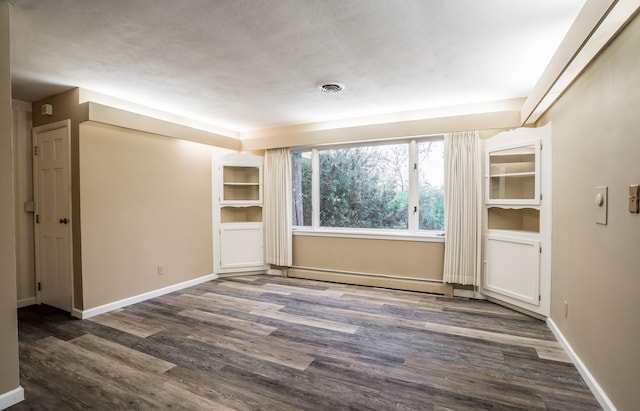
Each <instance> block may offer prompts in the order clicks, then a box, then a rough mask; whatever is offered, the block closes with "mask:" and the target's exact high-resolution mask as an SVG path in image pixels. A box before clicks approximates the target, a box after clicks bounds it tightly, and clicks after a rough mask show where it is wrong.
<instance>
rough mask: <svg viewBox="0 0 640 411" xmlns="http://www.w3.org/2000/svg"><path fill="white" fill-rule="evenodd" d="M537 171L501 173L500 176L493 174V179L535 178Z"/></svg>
mask: <svg viewBox="0 0 640 411" xmlns="http://www.w3.org/2000/svg"><path fill="white" fill-rule="evenodd" d="M535 175H536V172H535V171H524V172H521V173H500V174H491V178H496V177H535Z"/></svg>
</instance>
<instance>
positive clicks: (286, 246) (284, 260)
mask: <svg viewBox="0 0 640 411" xmlns="http://www.w3.org/2000/svg"><path fill="white" fill-rule="evenodd" d="M264 213H265V215H264V231H265V255H266V259H267V264H273V265H277V266H280V267H290V266H291V255H292V251H291V248H292V246H291V155H290V153H289V149H288V148H276V149H271V150H267V152H266V154H265V159H264Z"/></svg>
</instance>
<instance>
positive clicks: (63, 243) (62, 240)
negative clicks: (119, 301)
mask: <svg viewBox="0 0 640 411" xmlns="http://www.w3.org/2000/svg"><path fill="white" fill-rule="evenodd" d="M70 132H71V127H70V121H69V120H64V121H60V122H57V123H53V124H50V125H45V126H40V127H35V128H34V129H33V144H34V162H33V164H34V173H33V175H34V199H35V205H36V207H35V216H36V221H35V222H36V224H35V225H34V226H35V239H36V240H35V241H36V245H35V246H36V247H35V249H36V281H37V287H36V290H37V299H38V302H39V303H43V304H47V305H51V306H53V307H57V308H60V309H62V310H65V311H68V312H71V306H72V294H71V290H72V271H71V270H72V268H71V250H72V249H71V180H70V168H71V163H70V145H69V141H70Z"/></svg>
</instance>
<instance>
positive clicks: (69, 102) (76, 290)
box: [32, 88, 87, 309]
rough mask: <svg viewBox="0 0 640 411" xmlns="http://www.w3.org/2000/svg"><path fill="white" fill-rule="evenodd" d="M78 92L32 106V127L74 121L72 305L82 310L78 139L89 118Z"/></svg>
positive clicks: (72, 150) (70, 91) (56, 96)
mask: <svg viewBox="0 0 640 411" xmlns="http://www.w3.org/2000/svg"><path fill="white" fill-rule="evenodd" d="M78 94H79V91H78V89H77V88H73V89H71V90H68V91H65V92H64V93H60V94H57V95H55V96H51V97H47V98H45V99H42V100H39V101H36V102H34V103H33V104H32V107H33V112H32V122H33V126H34V127H37V126H41V125H44V124H51V123H55V122H57V121H61V120H67V119H69V120H71V142H70V143H71V219H72V221H73V225H72V226H71V229H72V230H73V239H72V246H73V305H74V306H75V308H78V309H82V307H83V301H82V248H81V243H80V234H81V233H82V226H81V224H82V221H81V220H80V190H79V189H78V187H80V173H78V172H77V170H78V169H79V161H80V159H79V156H80V154H79V149H78V135H79V124H80V121H82V120H84V119H85V118H86V117H87V107H86V105H85V106H79V105H78ZM43 104H51V105H52V106H53V115H52V116H46V115H42V110H41V107H42V105H43Z"/></svg>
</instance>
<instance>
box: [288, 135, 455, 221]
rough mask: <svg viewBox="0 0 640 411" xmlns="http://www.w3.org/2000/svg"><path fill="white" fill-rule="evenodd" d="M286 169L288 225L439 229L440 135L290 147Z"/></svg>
mask: <svg viewBox="0 0 640 411" xmlns="http://www.w3.org/2000/svg"><path fill="white" fill-rule="evenodd" d="M291 171H292V173H291V174H292V176H291V182H292V197H293V225H294V226H297V227H307V228H311V229H315V228H323V229H331V228H336V229H356V230H360V231H365V230H368V229H376V230H394V231H398V232H408V233H416V232H419V231H423V232H426V231H442V230H443V229H444V196H443V185H444V142H443V139H442V137H441V136H438V137H428V138H423V139H419V140H418V139H416V140H410V141H402V142H395V141H394V142H390V143H382V144H381V143H378V144H368V145H343V146H333V147H318V148H313V149H306V150H301V151H293V152H292V154H291Z"/></svg>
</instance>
